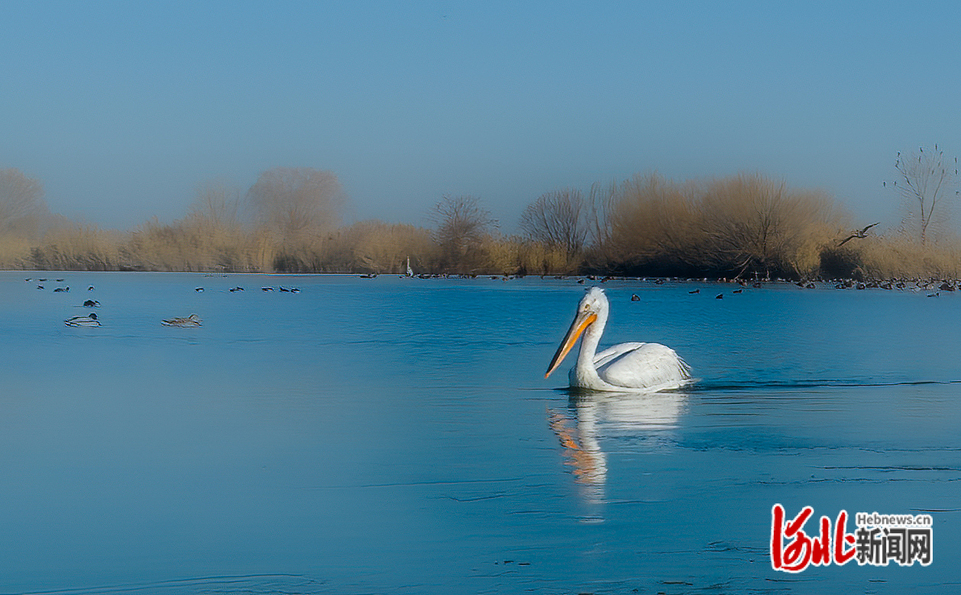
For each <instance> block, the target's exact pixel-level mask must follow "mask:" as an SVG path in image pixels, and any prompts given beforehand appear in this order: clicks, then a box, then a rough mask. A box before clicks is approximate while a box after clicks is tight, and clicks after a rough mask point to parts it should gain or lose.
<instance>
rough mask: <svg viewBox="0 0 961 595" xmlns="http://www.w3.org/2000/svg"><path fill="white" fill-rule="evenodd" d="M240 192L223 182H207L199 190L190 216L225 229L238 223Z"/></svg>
mask: <svg viewBox="0 0 961 595" xmlns="http://www.w3.org/2000/svg"><path fill="white" fill-rule="evenodd" d="M239 206H240V192H239V191H238V190H237V189H236V188H232V187H230V186H229V185H227V184H224V183H221V182H207V183H205V184H203V185H201V186H200V187H199V188H198V190H197V198H196V200H195V201H194V204H193V205H192V206H191V208H190V217H191V218H193V219H195V220H197V221H202V222H204V224H206V225H208V226H210V227H212V228H214V229H223V228H225V227H233V226H236V225H237V224H238V221H239V219H238V208H239Z"/></svg>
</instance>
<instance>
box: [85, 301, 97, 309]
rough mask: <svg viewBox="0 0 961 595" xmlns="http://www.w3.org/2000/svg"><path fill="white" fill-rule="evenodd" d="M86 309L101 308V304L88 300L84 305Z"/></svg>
mask: <svg viewBox="0 0 961 595" xmlns="http://www.w3.org/2000/svg"><path fill="white" fill-rule="evenodd" d="M83 307H84V308H99V307H100V302H98V301H97V300H87V301H85V302H84V303H83Z"/></svg>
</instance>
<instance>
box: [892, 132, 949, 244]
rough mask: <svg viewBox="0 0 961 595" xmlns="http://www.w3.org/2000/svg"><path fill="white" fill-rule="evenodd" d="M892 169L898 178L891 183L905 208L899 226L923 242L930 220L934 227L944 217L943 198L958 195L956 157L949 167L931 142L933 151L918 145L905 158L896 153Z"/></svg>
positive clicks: (941, 221)
mask: <svg viewBox="0 0 961 595" xmlns="http://www.w3.org/2000/svg"><path fill="white" fill-rule="evenodd" d="M894 168H895V169H896V170H898V173H899V174H900V178H899V179H898V180H896V181H895V182H894V184H893V186H894V188H896V189H897V190H898V192H900V193H901V197H902V199H903V200H904V204H905V207H906V208H907V211H908V213H907V216H906V217H905V218H904V221H903V222H902V225H903V226H904V229H905V231H908V230H911V231H914V232H916V233H917V234H918V239H919V240H920V241H921V245H925V244H926V243H927V241H928V237H929V233H930V232H931V231H933V228H931V223H932V222H935V224H936V226H937V225H938V224H942V223H944V222H945V221H946V220H947V214H948V213H947V209H946V208H945V207H946V205H945V204H944V203H945V202H946V199H948V198H950V197H954V196H957V194H958V192H957V179H958V158H957V157H955V158H954V164H953V167H949V166H948V165H945V162H944V151H942V150H940V149H939V148H938V145H934V151H930V150H928V151H927V152H925V150H924V147H919V148H918V152H917V153H915V154H912V155H911V156H909V157H907V158H904V157H902V156H901V153H898V158H897V160H896V161H895V163H894ZM899 182H900V183H899ZM885 185H887V184H886V183H885ZM911 228H914V229H913V230H912V229H911Z"/></svg>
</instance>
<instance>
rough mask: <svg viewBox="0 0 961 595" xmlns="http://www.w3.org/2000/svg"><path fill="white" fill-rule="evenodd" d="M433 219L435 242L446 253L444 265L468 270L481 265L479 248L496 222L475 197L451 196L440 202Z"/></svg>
mask: <svg viewBox="0 0 961 595" xmlns="http://www.w3.org/2000/svg"><path fill="white" fill-rule="evenodd" d="M431 219H433V221H434V223H435V224H436V225H437V229H436V230H435V231H434V241H435V242H436V243H437V245H438V246H439V247H440V249H441V251H442V253H443V257H442V258H443V260H444V261H445V265H446V266H447V267H449V268H452V269H456V270H459V271H460V272H468V271H472V270H474V268H475V267H476V266H477V265H478V264H480V260H481V255H480V254H479V250H478V248H479V247H480V246H481V244H482V242H483V240H484V238H485V237H487V236H488V235H489V234H490V231H491V228H492V227H494V226H496V225H497V221H495V220H494V219H491V216H490V212H489V211H487V210H485V209H483V208H481V206H480V199H479V198H478V197H476V196H449V195H445V196H444V199H443V200H442V201H440V202H439V203H437V206H435V207H434V212H433V213H432V214H431Z"/></svg>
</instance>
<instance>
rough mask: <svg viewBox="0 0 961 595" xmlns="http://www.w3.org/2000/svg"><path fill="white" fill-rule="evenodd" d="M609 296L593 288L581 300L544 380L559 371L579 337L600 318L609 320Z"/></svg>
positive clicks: (597, 288) (599, 289)
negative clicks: (558, 368)
mask: <svg viewBox="0 0 961 595" xmlns="http://www.w3.org/2000/svg"><path fill="white" fill-rule="evenodd" d="M607 309H608V304H607V296H606V295H604V290H603V289H601V288H599V287H591V288H590V289H588V290H587V293H585V294H584V297H582V298H581V301H580V302H579V303H578V304H577V312H576V313H575V314H574V322H572V323H571V327H570V328H569V329H567V334H566V335H564V340H563V341H561V344H560V345H559V346H558V347H557V352H556V353H555V354H554V359H552V360H551V364H550V365H549V366H548V367H547V373H546V374H544V378H547V377H548V376H550V375H551V372H553V371H554V370H556V369H557V367H558V366H559V365H561V362H562V361H564V358H565V357H566V356H567V354H568V352H570V350H571V349H572V348H573V347H574V344H575V343H577V339H578V337H580V336H581V334H582V333H583V332H584V331H585V330H587V328H588V327H589V326H591V325H592V324H594V323H595V322H597V320H598V319H599V318H600V319H602V320H606V319H607Z"/></svg>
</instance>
